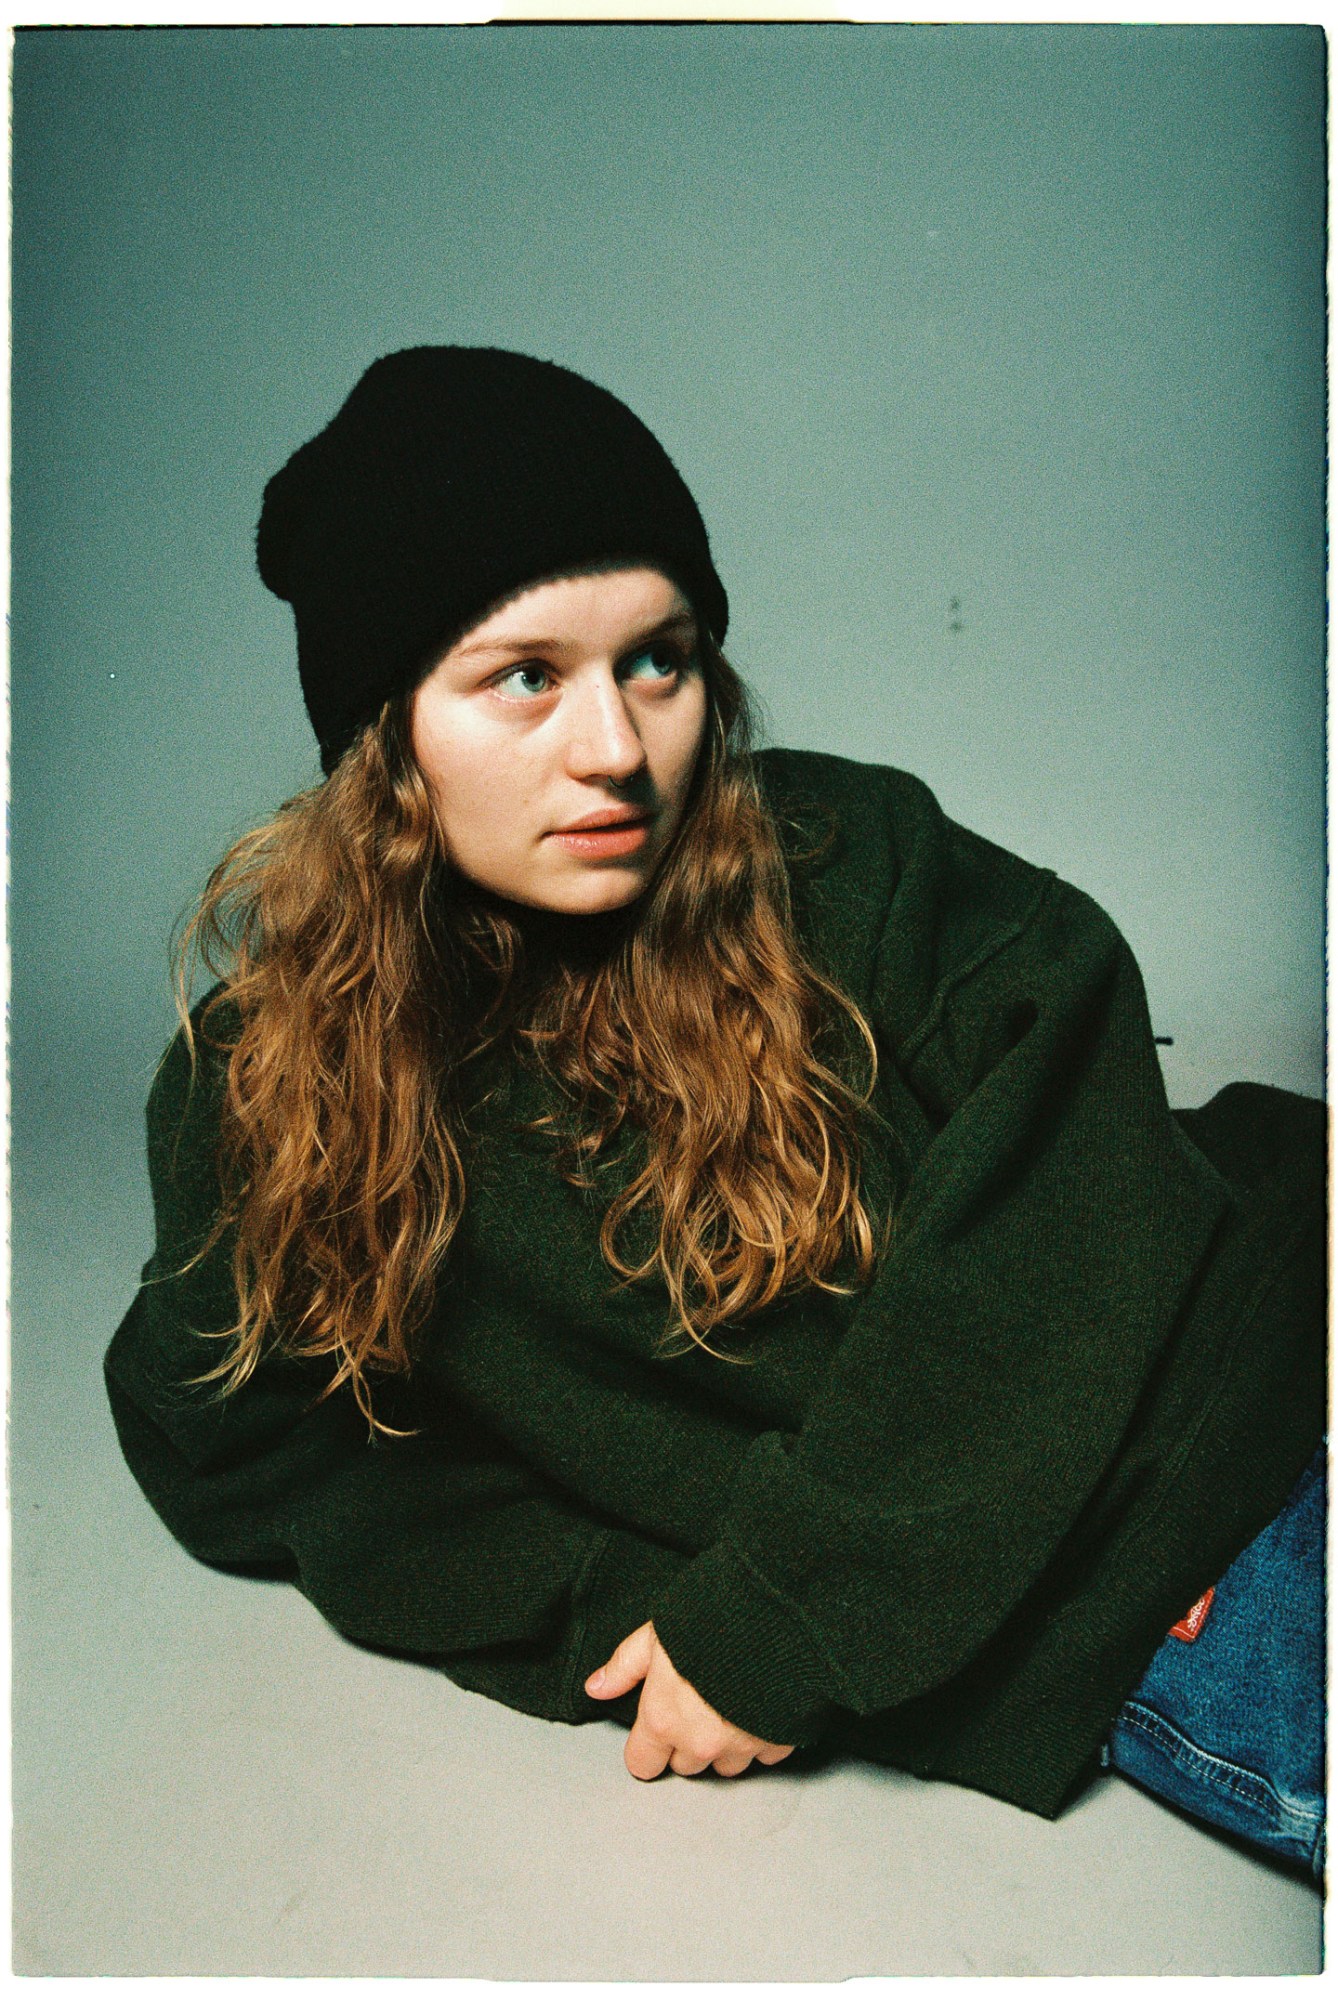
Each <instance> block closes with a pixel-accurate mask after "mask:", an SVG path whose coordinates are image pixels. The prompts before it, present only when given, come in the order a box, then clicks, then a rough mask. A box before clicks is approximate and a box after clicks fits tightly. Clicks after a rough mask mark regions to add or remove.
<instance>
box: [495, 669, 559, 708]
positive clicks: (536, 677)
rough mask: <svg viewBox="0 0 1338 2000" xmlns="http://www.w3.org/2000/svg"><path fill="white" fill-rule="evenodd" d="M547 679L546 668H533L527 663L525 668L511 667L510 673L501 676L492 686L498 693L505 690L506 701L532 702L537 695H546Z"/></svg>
mask: <svg viewBox="0 0 1338 2000" xmlns="http://www.w3.org/2000/svg"><path fill="white" fill-rule="evenodd" d="M548 679H549V676H548V669H547V667H535V666H530V665H529V664H528V663H527V664H526V665H525V666H521V667H512V669H511V671H510V673H507V674H503V675H502V677H501V679H500V680H497V681H494V682H493V686H494V687H495V688H496V689H497V690H498V692H499V693H500V692H501V691H502V690H503V689H505V690H506V699H507V700H508V701H532V700H533V698H534V696H535V695H537V694H547V692H548Z"/></svg>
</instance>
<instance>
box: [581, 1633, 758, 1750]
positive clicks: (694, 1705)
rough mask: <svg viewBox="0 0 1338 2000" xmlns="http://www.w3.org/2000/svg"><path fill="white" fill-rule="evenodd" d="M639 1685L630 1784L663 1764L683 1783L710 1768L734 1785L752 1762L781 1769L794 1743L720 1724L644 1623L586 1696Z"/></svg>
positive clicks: (600, 1670)
mask: <svg viewBox="0 0 1338 2000" xmlns="http://www.w3.org/2000/svg"><path fill="white" fill-rule="evenodd" d="M638 1681H642V1682H644V1686H643V1687H642V1689H641V1700H640V1701H639V1703H638V1704H637V1712H636V1721H635V1722H634V1723H633V1725H632V1728H631V1731H630V1733H629V1735H628V1738H627V1748H626V1750H625V1751H624V1752H623V1762H624V1763H625V1764H626V1766H627V1768H628V1770H629V1771H630V1772H631V1773H632V1776H633V1777H634V1778H658V1777H659V1775H660V1773H661V1771H663V1769H664V1767H665V1765H666V1764H667V1765H668V1766H669V1768H670V1770H671V1771H677V1772H678V1774H679V1776H680V1777H683V1778H690V1777H694V1776H695V1775H696V1773H697V1772H698V1771H704V1770H705V1769H706V1767H707V1766H708V1764H709V1765H710V1766H711V1767H712V1768H713V1769H714V1770H716V1771H718V1772H719V1773H720V1775H721V1777H722V1778H737V1777H738V1775H739V1773H740V1771H746V1770H747V1768H748V1766H749V1765H750V1764H751V1763H752V1761H753V1759H754V1757H755V1758H756V1759H757V1761H758V1763H759V1764H779V1763H780V1761H781V1758H782V1757H788V1756H789V1754H790V1752H791V1751H792V1750H793V1749H794V1745H793V1743H767V1742H765V1741H764V1740H763V1739H762V1737H760V1736H749V1734H748V1733H747V1731H746V1730H743V1729H736V1728H735V1727H734V1724H733V1723H732V1722H726V1720H725V1718H724V1716H723V1715H720V1714H718V1713H717V1712H716V1710H715V1709H713V1708H712V1707H711V1706H710V1704H709V1702H705V1701H703V1700H702V1698H701V1696H700V1695H699V1694H698V1692H697V1690H696V1688H695V1687H693V1686H692V1684H691V1682H690V1681H685V1680H684V1678H683V1676H682V1674H680V1673H679V1672H678V1670H677V1669H676V1668H675V1666H674V1663H673V1661H672V1660H671V1659H670V1658H669V1655H668V1654H667V1653H666V1652H665V1650H664V1647H663V1646H662V1645H661V1644H660V1642H659V1640H658V1639H657V1638H656V1636H655V1627H654V1626H653V1625H650V1624H647V1625H638V1626H637V1629H636V1631H635V1632H629V1633H628V1635H627V1637H626V1638H625V1639H624V1640H623V1642H622V1644H621V1645H620V1646H619V1647H617V1648H616V1649H615V1651H614V1652H613V1653H612V1654H611V1655H610V1657H609V1658H608V1659H607V1660H606V1661H605V1663H604V1665H603V1666H602V1667H596V1669H595V1671H594V1673H592V1674H591V1676H590V1678H589V1680H588V1681H587V1682H586V1684H585V1691H586V1693H587V1694H588V1695H592V1696H594V1698H595V1699H596V1700H597V1701H608V1700H609V1699H610V1697H611V1696H613V1695H619V1694H626V1693H627V1690H628V1689H629V1688H634V1687H635V1686H636V1684H637V1682H638Z"/></svg>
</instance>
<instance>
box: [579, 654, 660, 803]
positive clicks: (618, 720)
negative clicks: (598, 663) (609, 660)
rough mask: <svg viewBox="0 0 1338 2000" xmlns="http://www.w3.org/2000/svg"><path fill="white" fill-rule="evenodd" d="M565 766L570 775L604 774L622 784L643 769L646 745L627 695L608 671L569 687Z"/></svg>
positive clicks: (616, 783)
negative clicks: (638, 730) (579, 684)
mask: <svg viewBox="0 0 1338 2000" xmlns="http://www.w3.org/2000/svg"><path fill="white" fill-rule="evenodd" d="M572 695H573V697H574V698H573V699H572V700H571V702H570V706H569V709H568V715H569V718H570V724H571V733H570V736H569V738H568V742H567V769H568V771H569V772H570V773H571V775H572V777H574V778H587V779H588V778H607V779H609V780H610V781H611V782H612V783H613V784H615V785H625V784H627V782H628V781H629V779H631V778H634V777H636V775H637V773H638V772H639V771H642V770H644V769H645V764H646V747H645V745H644V743H643V742H642V741H641V738H640V736H639V735H638V734H637V729H636V724H635V723H634V721H633V719H632V716H631V713H630V711H629V709H628V706H627V698H626V696H625V695H624V693H623V691H622V689H621V687H620V686H619V685H618V683H617V681H616V680H615V679H614V677H613V675H612V674H611V673H609V674H599V675H597V676H594V677H592V678H591V679H590V680H589V681H588V682H586V683H585V685H584V686H582V687H579V688H576V687H574V688H573V690H572Z"/></svg>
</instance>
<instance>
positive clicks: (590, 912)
mask: <svg viewBox="0 0 1338 2000" xmlns="http://www.w3.org/2000/svg"><path fill="white" fill-rule="evenodd" d="M648 886H649V885H648V883H647V881H646V879H645V878H644V877H643V876H641V875H639V874H638V875H624V874H615V873H614V872H613V871H612V870H611V869H610V870H608V871H601V872H600V873H598V874H596V873H595V871H594V870H593V869H592V870H591V872H590V875H589V876H588V877H586V878H585V879H584V880H577V881H574V882H564V883H562V884H561V885H560V886H555V887H554V888H553V889H552V890H551V892H550V893H549V894H547V895H544V896H543V897H542V901H541V900H540V897H538V896H536V897H535V901H536V903H538V904H539V907H540V908H541V909H544V910H552V911H554V912H556V913H557V914H559V915H562V916H568V917H598V916H604V915H605V914H606V913H607V912H608V911H610V910H623V909H626V907H627V905H628V904H629V903H634V902H635V901H636V899H637V897H638V896H643V895H644V894H645V892H646V889H647V887H648Z"/></svg>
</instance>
